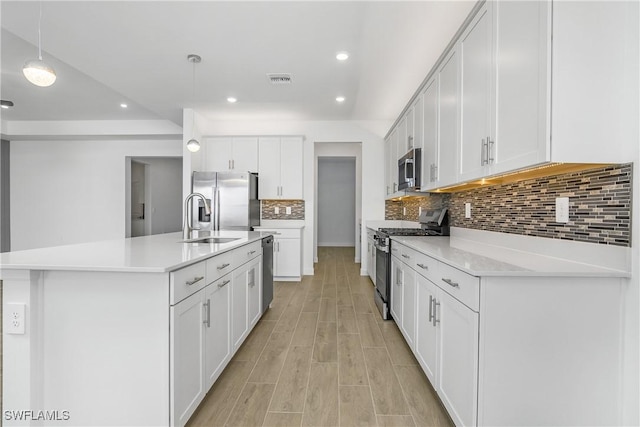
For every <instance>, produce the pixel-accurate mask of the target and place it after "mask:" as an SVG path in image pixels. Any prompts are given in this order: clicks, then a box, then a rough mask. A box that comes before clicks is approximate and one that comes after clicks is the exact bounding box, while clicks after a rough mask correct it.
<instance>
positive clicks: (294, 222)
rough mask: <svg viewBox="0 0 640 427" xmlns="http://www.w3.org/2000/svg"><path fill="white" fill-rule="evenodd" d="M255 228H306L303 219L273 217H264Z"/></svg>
mask: <svg viewBox="0 0 640 427" xmlns="http://www.w3.org/2000/svg"><path fill="white" fill-rule="evenodd" d="M253 228H254V230H262V229H269V230H271V229H274V228H298V229H300V228H304V220H302V219H291V220H286V219H271V220H265V219H263V220H262V221H261V222H260V225H259V226H257V227H253Z"/></svg>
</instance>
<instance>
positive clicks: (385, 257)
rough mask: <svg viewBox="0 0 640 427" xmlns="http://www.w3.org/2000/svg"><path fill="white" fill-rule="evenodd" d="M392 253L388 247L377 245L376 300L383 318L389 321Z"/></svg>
mask: <svg viewBox="0 0 640 427" xmlns="http://www.w3.org/2000/svg"><path fill="white" fill-rule="evenodd" d="M390 264H391V253H390V252H389V247H388V246H380V245H379V244H378V243H376V292H375V294H374V300H375V303H376V306H377V307H378V310H379V311H380V314H381V315H382V318H383V319H384V320H388V319H390V318H391V316H390V314H389V281H390V278H389V272H390V271H391V270H390V269H391V267H390Z"/></svg>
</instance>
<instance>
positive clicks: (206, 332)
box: [169, 245, 263, 427]
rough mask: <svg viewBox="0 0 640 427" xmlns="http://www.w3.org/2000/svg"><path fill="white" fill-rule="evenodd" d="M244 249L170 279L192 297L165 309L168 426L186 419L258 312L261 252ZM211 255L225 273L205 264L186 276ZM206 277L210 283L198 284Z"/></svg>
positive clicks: (218, 257)
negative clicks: (167, 317) (218, 273)
mask: <svg viewBox="0 0 640 427" xmlns="http://www.w3.org/2000/svg"><path fill="white" fill-rule="evenodd" d="M247 248H250V249H253V247H250V245H247V246H244V247H240V248H238V249H235V250H234V251H232V252H226V253H224V254H221V255H218V256H217V257H214V258H210V259H208V260H206V261H202V262H200V263H198V264H193V265H191V266H188V267H186V268H184V269H182V270H178V271H177V272H175V273H172V274H173V275H174V277H175V279H174V282H176V283H177V284H182V283H183V282H184V283H187V285H185V286H187V288H186V290H182V291H181V292H182V293H183V294H185V293H186V295H188V289H189V288H188V286H192V287H193V289H192V291H191V292H192V294H191V295H188V296H187V297H186V298H184V299H182V300H180V301H177V302H176V303H175V304H174V305H172V306H170V309H169V310H170V330H171V334H170V339H169V341H170V354H171V356H170V357H171V365H170V390H171V392H170V395H171V396H170V405H171V408H172V409H171V420H170V421H171V425H172V426H180V427H182V426H184V425H185V424H186V423H187V421H188V420H189V418H190V417H191V415H193V412H194V411H195V410H196V408H197V407H198V405H199V404H200V402H202V400H203V399H204V397H205V395H206V394H207V392H208V390H209V388H211V386H212V385H213V384H214V382H215V381H216V380H217V379H218V377H219V376H220V374H221V373H222V371H223V370H224V368H225V367H226V366H227V364H228V362H229V361H230V360H231V357H232V356H233V354H234V353H235V351H236V350H237V349H238V348H239V347H240V345H241V344H242V342H243V341H244V340H245V338H246V337H247V335H248V334H249V332H250V331H251V329H252V328H253V326H255V324H256V323H257V322H258V320H259V319H260V316H261V314H262V312H263V310H262V256H261V255H260V252H259V251H255V250H251V251H249V252H247ZM245 254H252V255H253V254H256V255H257V256H253V257H247V256H245ZM216 259H219V260H222V261H224V264H225V265H226V267H225V268H226V269H227V270H228V271H229V272H228V273H227V274H225V275H224V276H222V277H218V276H216V275H215V274H213V271H214V269H212V268H209V270H208V271H209V273H211V274H209V273H207V274H205V277H203V276H195V279H189V278H191V277H192V276H194V274H201V272H202V271H205V267H204V266H205V264H206V263H208V264H210V265H213V264H214V263H216V262H218V261H219V260H218V261H217V260H216ZM222 261H220V262H222ZM217 270H218V269H215V271H217ZM183 276H184V277H183ZM211 278H212V280H214V281H212V282H210V283H208V284H207V285H206V286H202V285H201V284H202V283H207V282H208V281H209V280H211ZM186 279H189V280H186ZM189 282H191V283H192V285H188V283H189ZM175 287H177V285H176V286H175ZM176 295H181V294H180V293H176Z"/></svg>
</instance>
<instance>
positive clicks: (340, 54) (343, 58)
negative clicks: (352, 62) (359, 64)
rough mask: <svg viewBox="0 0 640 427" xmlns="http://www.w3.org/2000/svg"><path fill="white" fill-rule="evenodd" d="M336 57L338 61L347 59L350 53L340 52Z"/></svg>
mask: <svg viewBox="0 0 640 427" xmlns="http://www.w3.org/2000/svg"><path fill="white" fill-rule="evenodd" d="M336 59H337V60H338V61H346V60H347V59H349V54H348V53H347V52H338V54H337V55H336Z"/></svg>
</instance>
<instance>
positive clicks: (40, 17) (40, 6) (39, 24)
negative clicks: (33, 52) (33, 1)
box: [38, 2, 42, 61]
mask: <svg viewBox="0 0 640 427" xmlns="http://www.w3.org/2000/svg"><path fill="white" fill-rule="evenodd" d="M38 6H39V9H40V13H39V16H38V59H39V60H40V61H42V30H41V26H42V2H38Z"/></svg>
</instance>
